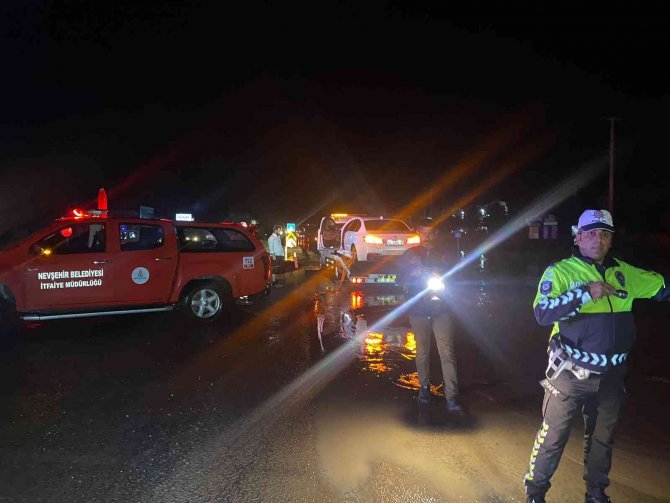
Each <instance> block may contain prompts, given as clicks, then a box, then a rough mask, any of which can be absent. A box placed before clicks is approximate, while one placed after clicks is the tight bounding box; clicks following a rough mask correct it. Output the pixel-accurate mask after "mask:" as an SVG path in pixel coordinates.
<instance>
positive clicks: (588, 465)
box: [524, 210, 670, 503]
mask: <svg viewBox="0 0 670 503" xmlns="http://www.w3.org/2000/svg"><path fill="white" fill-rule="evenodd" d="M613 236H614V224H613V222H612V216H611V215H610V213H609V212H608V211H606V210H586V211H585V212H584V213H582V215H581V216H580V217H579V223H578V225H577V235H576V238H575V244H576V246H575V247H574V249H573V255H572V257H570V258H567V259H563V260H561V261H559V262H556V263H554V264H553V265H550V266H549V267H548V268H547V270H546V271H545V272H544V275H543V276H542V279H541V281H540V284H539V287H538V293H537V296H536V297H535V301H534V303H533V307H534V310H535V318H536V319H537V321H538V323H539V324H540V325H552V326H553V328H552V331H551V337H550V342H549V351H550V354H549V366H548V367H547V372H546V374H547V375H546V379H544V380H543V381H541V384H542V386H543V387H544V388H545V392H544V402H543V406H542V410H543V415H544V418H543V421H542V426H541V427H540V431H539V432H538V434H537V436H536V439H535V443H534V445H533V449H532V452H531V458H530V464H529V467H528V473H526V475H525V477H524V484H525V489H526V494H527V501H529V502H535V503H540V502H543V501H544V495H545V493H546V492H547V491H548V490H549V487H550V482H549V481H550V479H551V476H552V475H553V474H554V471H555V470H556V468H557V467H558V463H559V461H560V459H561V454H562V453H563V449H564V448H565V445H566V443H567V441H568V437H569V435H570V428H571V423H572V420H573V418H574V417H575V416H577V415H578V414H579V413H580V412H581V413H582V415H583V417H584V429H585V431H584V481H585V482H586V494H585V502H587V503H605V502H609V501H610V499H609V497H608V496H607V495H606V494H605V490H606V488H607V487H608V486H609V483H610V480H609V477H608V474H609V471H610V467H611V464H612V443H613V439H614V427H615V425H616V422H617V419H618V417H619V410H620V408H621V406H622V403H623V398H624V394H625V389H624V376H625V374H626V360H627V358H628V352H629V351H630V350H631V347H632V346H633V341H634V339H635V327H634V322H633V315H632V313H631V308H632V305H633V300H635V299H654V300H657V301H668V300H670V288H669V284H668V280H667V279H664V278H663V276H661V275H660V274H657V273H655V272H651V271H646V270H643V269H638V268H636V267H633V266H632V265H630V264H628V263H626V262H624V261H623V260H620V259H618V258H614V257H612V256H610V255H609V254H608V252H609V250H610V248H611V246H612V238H613Z"/></svg>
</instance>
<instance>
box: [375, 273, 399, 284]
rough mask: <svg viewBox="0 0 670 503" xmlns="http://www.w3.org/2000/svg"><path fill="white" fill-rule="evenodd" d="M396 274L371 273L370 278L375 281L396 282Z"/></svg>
mask: <svg viewBox="0 0 670 503" xmlns="http://www.w3.org/2000/svg"><path fill="white" fill-rule="evenodd" d="M396 277H397V276H396V275H395V274H370V276H369V280H371V282H374V283H395V280H396Z"/></svg>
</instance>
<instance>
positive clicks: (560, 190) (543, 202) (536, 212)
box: [444, 158, 606, 277]
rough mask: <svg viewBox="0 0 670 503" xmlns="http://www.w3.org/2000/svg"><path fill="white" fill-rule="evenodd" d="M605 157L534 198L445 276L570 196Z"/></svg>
mask: <svg viewBox="0 0 670 503" xmlns="http://www.w3.org/2000/svg"><path fill="white" fill-rule="evenodd" d="M605 162H606V161H605V159H603V158H599V159H596V160H594V161H591V162H590V163H588V164H586V165H585V166H584V167H583V168H582V169H581V170H580V171H579V173H578V174H576V175H574V176H572V177H570V178H568V179H567V180H565V181H564V182H563V183H561V184H560V185H559V186H558V187H556V188H555V189H553V190H552V191H550V192H548V193H546V194H544V195H543V196H541V197H539V198H538V199H536V200H535V202H533V203H532V204H531V205H530V206H528V207H527V208H526V209H525V210H524V211H522V212H521V213H520V214H519V215H518V216H517V217H516V218H514V219H512V221H510V222H509V223H507V224H506V225H504V226H503V227H502V228H500V229H499V230H498V231H497V232H495V233H494V234H493V235H492V236H491V237H489V238H488V239H486V240H485V241H484V242H483V243H482V244H481V245H479V246H477V247H476V248H475V249H474V250H473V251H472V252H471V253H470V254H469V255H468V256H467V257H465V258H464V259H463V260H462V261H460V262H459V263H458V264H457V265H456V266H454V267H453V268H452V269H451V270H449V271H447V273H446V274H445V275H444V276H445V277H448V276H451V275H452V274H454V273H456V272H458V271H460V270H461V269H463V268H464V267H465V266H467V265H468V264H471V263H472V262H473V261H475V260H476V259H477V258H478V257H480V256H481V255H482V254H484V253H487V252H488V251H490V250H492V249H493V248H495V247H496V246H498V245H499V244H500V243H502V242H504V241H506V240H507V239H509V238H510V237H511V236H512V235H513V234H514V233H516V232H517V231H518V230H519V229H521V228H523V227H525V225H526V222H527V221H528V220H529V219H530V220H532V219H534V218H536V217H538V216H540V215H543V214H544V213H546V212H547V211H549V210H550V209H551V208H553V207H555V206H557V205H558V204H560V203H561V202H563V201H564V200H565V199H567V198H568V197H570V196H571V195H572V194H574V193H575V192H576V191H578V190H579V189H581V188H582V187H584V186H585V185H587V184H588V183H589V182H591V181H592V180H593V179H594V178H595V177H596V176H598V175H599V174H600V173H601V172H602V170H603V168H604V166H605Z"/></svg>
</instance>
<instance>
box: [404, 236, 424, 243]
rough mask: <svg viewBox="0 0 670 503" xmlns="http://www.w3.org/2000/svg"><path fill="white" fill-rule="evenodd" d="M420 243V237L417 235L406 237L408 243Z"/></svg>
mask: <svg viewBox="0 0 670 503" xmlns="http://www.w3.org/2000/svg"><path fill="white" fill-rule="evenodd" d="M419 243H421V238H420V237H419V236H410V237H408V238H407V244H408V245H418V244H419Z"/></svg>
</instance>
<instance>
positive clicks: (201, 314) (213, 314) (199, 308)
mask: <svg viewBox="0 0 670 503" xmlns="http://www.w3.org/2000/svg"><path fill="white" fill-rule="evenodd" d="M229 297H230V295H229V292H227V291H226V289H225V288H223V287H222V286H221V284H219V283H217V282H215V281H204V282H202V283H198V284H196V285H195V286H193V287H192V288H191V289H190V290H189V292H188V294H187V295H186V297H185V301H184V308H185V310H186V312H187V313H188V314H189V315H190V316H192V317H193V318H195V319H197V320H200V321H207V322H211V321H214V320H215V319H217V318H218V317H219V316H220V315H221V313H222V312H223V310H224V307H226V305H227V304H228V301H229V300H230V299H229Z"/></svg>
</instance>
